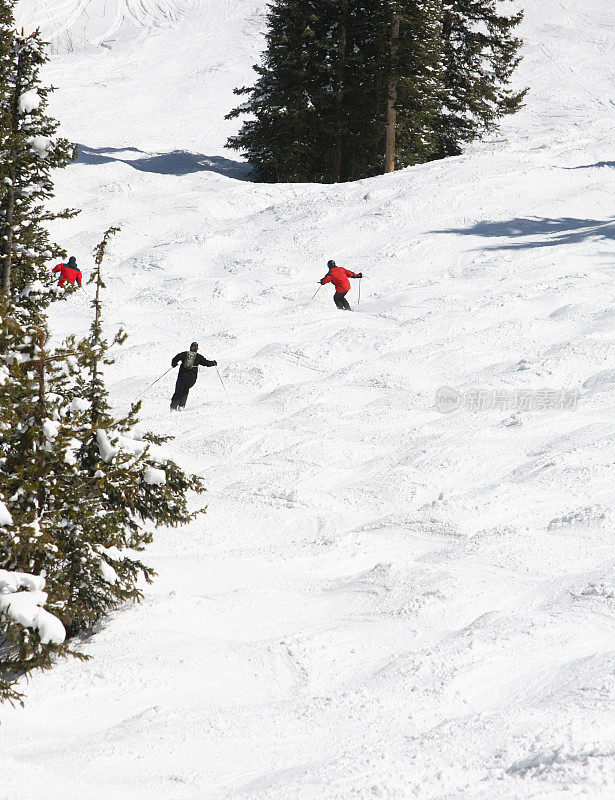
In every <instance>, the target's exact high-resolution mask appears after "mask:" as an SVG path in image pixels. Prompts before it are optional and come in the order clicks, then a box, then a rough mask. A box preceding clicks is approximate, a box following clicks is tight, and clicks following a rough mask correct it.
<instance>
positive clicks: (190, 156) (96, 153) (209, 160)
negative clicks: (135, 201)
mask: <svg viewBox="0 0 615 800" xmlns="http://www.w3.org/2000/svg"><path fill="white" fill-rule="evenodd" d="M133 154H134V156H133ZM113 161H121V162H122V163H123V164H128V166H129V167H132V168H133V169H138V170H140V171H141V172H154V173H156V174H157V175H189V174H191V173H194V172H217V173H218V174H219V175H224V176H225V177H227V178H235V179H236V180H240V181H249V180H251V177H250V176H251V173H252V167H251V166H250V165H249V164H246V163H245V162H242V161H233V160H232V159H230V158H223V157H222V156H204V155H201V154H200V153H189V152H188V151H187V150H173V151H172V152H170V153H155V154H151V153H146V152H144V151H143V150H139V149H138V148H136V147H99V148H95V147H87V146H86V145H83V144H80V145H79V158H78V159H77V163H79V164H109V163H110V162H113Z"/></svg>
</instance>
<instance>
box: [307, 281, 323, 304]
mask: <svg viewBox="0 0 615 800" xmlns="http://www.w3.org/2000/svg"><path fill="white" fill-rule="evenodd" d="M321 289H322V284H321V285H320V286H319V287H318V289H316V292H315V293H314V297H316V295H317V294H318V292H319V291H320V290H321ZM314 297H312V300H313V299H314ZM310 302H311V301H310Z"/></svg>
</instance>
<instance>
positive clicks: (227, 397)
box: [216, 367, 231, 403]
mask: <svg viewBox="0 0 615 800" xmlns="http://www.w3.org/2000/svg"><path fill="white" fill-rule="evenodd" d="M216 372H217V373H218V377H219V378H220V383H221V384H222V388H223V389H224V394H225V395H226V399H227V400H228V401H229V403H230V402H231V398H230V397H229V396H228V392H227V391H226V386H225V385H224V381H223V380H222V375H220V371H219V369H218V367H216Z"/></svg>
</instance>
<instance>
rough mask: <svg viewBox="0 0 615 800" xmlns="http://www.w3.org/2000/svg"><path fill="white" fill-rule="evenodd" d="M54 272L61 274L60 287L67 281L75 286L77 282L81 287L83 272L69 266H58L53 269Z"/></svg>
mask: <svg viewBox="0 0 615 800" xmlns="http://www.w3.org/2000/svg"><path fill="white" fill-rule="evenodd" d="M52 272H59V273H60V280H59V281H58V286H64V284H65V283H66V281H68V282H69V283H71V284H72V285H73V286H74V285H75V281H77V283H78V284H79V286H81V279H82V278H83V275H82V274H81V270H78V269H73V268H72V267H69V266H68V264H58V265H57V266H56V267H54V268H53V270H52Z"/></svg>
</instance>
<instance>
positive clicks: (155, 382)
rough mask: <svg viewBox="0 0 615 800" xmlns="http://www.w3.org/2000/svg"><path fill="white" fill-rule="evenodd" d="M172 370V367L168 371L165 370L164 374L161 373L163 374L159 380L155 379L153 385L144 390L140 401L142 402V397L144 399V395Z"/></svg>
mask: <svg viewBox="0 0 615 800" xmlns="http://www.w3.org/2000/svg"><path fill="white" fill-rule="evenodd" d="M172 369H173V367H169V368H168V370H167V371H166V372H164V373H163V374H162V375H161V376H160V377H159V378H156V380H155V381H154V382H153V383H151V384H150V385H149V386H148V387H147V389H146V390H145V391H144V392H143V394H142V395H141V400H143V398H144V397H145V395H146V394H147V393H148V392H149V390H150V389H151V388H152V386H155V385H156V384H157V383H158V381H161V380H162V379H163V378H164V376H165V375H168V373H169V372H170V371H171V370H172Z"/></svg>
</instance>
